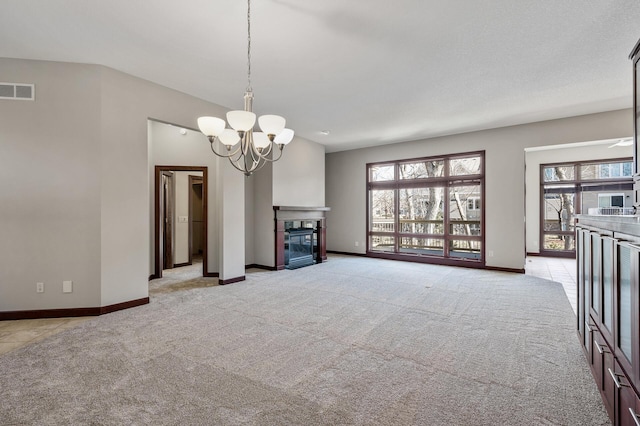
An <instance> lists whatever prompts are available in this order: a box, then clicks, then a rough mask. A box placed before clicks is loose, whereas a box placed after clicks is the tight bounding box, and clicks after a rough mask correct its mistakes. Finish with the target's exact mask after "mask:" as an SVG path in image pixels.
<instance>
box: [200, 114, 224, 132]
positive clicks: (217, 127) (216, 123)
mask: <svg viewBox="0 0 640 426" xmlns="http://www.w3.org/2000/svg"><path fill="white" fill-rule="evenodd" d="M226 125H227V124H226V123H225V122H224V120H222V119H220V118H218V117H200V118H198V128H199V129H200V131H201V132H202V133H204V134H205V136H208V137H215V136H220V134H222V132H223V131H224V128H225V126H226Z"/></svg>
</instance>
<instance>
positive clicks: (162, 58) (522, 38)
mask: <svg viewBox="0 0 640 426" xmlns="http://www.w3.org/2000/svg"><path fill="white" fill-rule="evenodd" d="M246 9H247V4H246V1H243V0H208V1H205V0H182V1H175V0H162V1H160V0H108V1H106V0H105V1H99V0H4V1H3V2H2V7H1V9H0V10H1V13H0V56H1V57H10V58H27V59H44V60H54V61H68V62H81V63H92V64H101V65H106V66H109V67H112V68H115V69H118V70H121V71H123V72H126V73H129V74H132V75H135V76H138V77H141V78H144V79H147V80H150V81H153V82H156V83H159V84H162V85H164V86H168V87H171V88H174V89H177V90H180V91H183V92H186V93H189V94H191V95H194V96H197V97H200V98H202V99H206V100H209V101H212V102H214V103H217V104H220V105H223V106H225V107H228V108H232V109H241V108H242V106H243V103H242V96H243V93H244V90H245V87H246V85H247V75H246V73H247V70H246V64H247V57H246V55H247V25H246V24H247V20H246V18H247V16H246V14H247V10H246ZM639 22H640V2H638V1H637V0H597V1H596V0H587V1H585V0H562V1H558V0H538V1H514V0H491V1H477V0H448V1H446V2H445V1H441V0H395V1H389V0H351V1H347V0H322V1H314V2H311V1H303V0H253V1H252V5H251V32H252V86H253V90H254V94H255V102H254V111H255V112H257V113H258V114H266V113H274V114H280V115H283V116H285V117H286V118H287V127H291V128H293V129H295V131H296V133H297V134H298V135H301V136H303V137H305V138H307V139H310V140H313V141H316V142H319V143H322V144H324V145H326V147H327V151H328V152H331V151H339V150H344V149H351V148H356V147H363V146H372V145H380V144H387V143H395V142H401V141H406V140H416V139H423V138H429V137H433V136H440V135H446V134H454V133H461V132H468V131H473V130H479V129H486V128H493V127H501V126H508V125H514V124H520V123H526V122H532V121H540V120H548V119H554V118H561V117H567V116H573V115H582V114H588V113H593V112H601V111H609V110H615V109H621V108H628V107H630V106H631V105H632V91H631V90H632V72H631V62H630V61H629V60H628V59H627V56H628V54H629V52H630V51H631V49H632V48H633V46H634V44H635V43H636V41H637V40H638V38H640V26H639V25H638V23H639ZM0 79H1V69H0ZM204 114H207V111H203V115H204ZM180 124H185V125H186V123H180ZM194 124H195V117H194ZM325 130H327V131H329V132H330V133H329V135H323V134H322V133H321V132H322V131H325Z"/></svg>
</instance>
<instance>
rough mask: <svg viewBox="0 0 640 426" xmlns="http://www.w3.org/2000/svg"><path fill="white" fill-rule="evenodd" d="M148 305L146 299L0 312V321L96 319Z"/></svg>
mask: <svg viewBox="0 0 640 426" xmlns="http://www.w3.org/2000/svg"><path fill="white" fill-rule="evenodd" d="M148 303H149V298H148V297H143V298H142V299H136V300H129V301H127V302H122V303H116V304H115V305H109V306H100V307H95V308H68V309H41V310H32V311H8V312H0V321H8V320H22V319H39V318H66V317H96V316H100V315H104V314H110V313H111V312H116V311H121V310H123V309H129V308H133V307H136V306H141V305H146V304H148Z"/></svg>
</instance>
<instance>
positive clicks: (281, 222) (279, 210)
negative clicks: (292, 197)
mask: <svg viewBox="0 0 640 426" xmlns="http://www.w3.org/2000/svg"><path fill="white" fill-rule="evenodd" d="M328 211H331V207H303V206H296V207H291V206H273V212H274V232H275V238H274V261H275V270H277V271H281V270H283V269H285V267H286V265H285V233H286V229H285V222H287V221H298V220H299V221H305V222H306V221H309V222H314V223H315V226H314V235H315V238H316V241H317V247H316V250H317V251H316V257H315V262H316V263H322V262H323V261H325V260H327V219H326V217H325V216H326V212H328ZM296 212H299V213H296Z"/></svg>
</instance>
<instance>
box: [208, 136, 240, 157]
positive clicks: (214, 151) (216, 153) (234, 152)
mask: <svg viewBox="0 0 640 426" xmlns="http://www.w3.org/2000/svg"><path fill="white" fill-rule="evenodd" d="M214 143H215V139H213V140H210V141H209V144H210V145H211V152H213V153H214V154H215V155H217V156H218V157H221V158H231V157H233V156H234V155H236V154H237V153H238V150H239V149H240V147H238V148H236V149H235V150H234V151H233V152H229V153H228V154H219V153H218V152H217V151H216V150H215V148H214V147H213V144H214Z"/></svg>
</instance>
